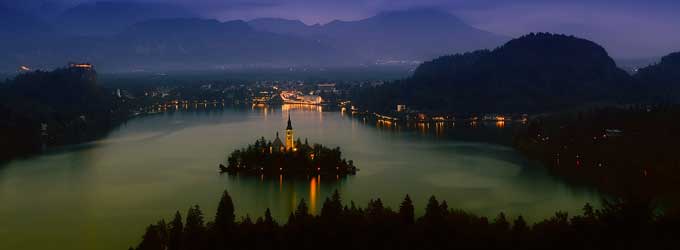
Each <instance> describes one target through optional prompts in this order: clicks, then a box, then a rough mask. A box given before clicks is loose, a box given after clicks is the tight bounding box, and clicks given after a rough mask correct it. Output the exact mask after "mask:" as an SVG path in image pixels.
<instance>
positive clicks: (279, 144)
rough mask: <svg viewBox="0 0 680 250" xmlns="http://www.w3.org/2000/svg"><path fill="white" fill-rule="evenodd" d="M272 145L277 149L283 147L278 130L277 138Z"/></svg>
mask: <svg viewBox="0 0 680 250" xmlns="http://www.w3.org/2000/svg"><path fill="white" fill-rule="evenodd" d="M272 147H274V148H277V149H278V148H280V147H283V142H281V139H279V132H276V138H275V139H274V142H272Z"/></svg>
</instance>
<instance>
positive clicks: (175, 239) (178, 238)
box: [168, 211, 184, 250]
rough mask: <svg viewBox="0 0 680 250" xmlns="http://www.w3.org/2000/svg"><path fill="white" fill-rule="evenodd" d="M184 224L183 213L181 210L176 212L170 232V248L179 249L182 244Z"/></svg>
mask: <svg viewBox="0 0 680 250" xmlns="http://www.w3.org/2000/svg"><path fill="white" fill-rule="evenodd" d="M183 231H184V225H183V224H182V215H180V213H179V211H177V212H175V218H174V219H173V220H172V221H171V222H170V228H169V233H168V250H179V249H180V247H181V245H182V233H183Z"/></svg>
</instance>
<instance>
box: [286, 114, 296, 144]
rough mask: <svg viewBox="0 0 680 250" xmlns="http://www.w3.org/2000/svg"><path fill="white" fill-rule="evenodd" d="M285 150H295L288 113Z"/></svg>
mask: <svg viewBox="0 0 680 250" xmlns="http://www.w3.org/2000/svg"><path fill="white" fill-rule="evenodd" d="M286 150H295V142H294V141H293V125H292V124H291V122H290V113H288V126H287V127H286Z"/></svg>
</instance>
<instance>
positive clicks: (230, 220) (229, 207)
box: [215, 190, 236, 232]
mask: <svg viewBox="0 0 680 250" xmlns="http://www.w3.org/2000/svg"><path fill="white" fill-rule="evenodd" d="M235 218H236V215H235V214H234V203H233V201H232V199H231V196H229V192H227V191H226V190H225V191H224V192H223V193H222V198H221V199H220V203H219V204H218V205H217V214H216V215H215V226H216V228H217V230H220V231H222V232H226V231H227V230H228V229H229V228H231V227H233V225H234V220H235Z"/></svg>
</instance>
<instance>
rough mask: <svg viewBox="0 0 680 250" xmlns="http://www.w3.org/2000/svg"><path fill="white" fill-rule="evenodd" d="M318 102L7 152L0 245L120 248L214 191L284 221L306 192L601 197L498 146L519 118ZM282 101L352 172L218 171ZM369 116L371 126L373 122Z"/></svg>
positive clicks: (493, 204) (474, 205) (536, 206)
mask: <svg viewBox="0 0 680 250" xmlns="http://www.w3.org/2000/svg"><path fill="white" fill-rule="evenodd" d="M322 111H323V110H322V108H319V107H317V106H312V107H310V106H304V105H300V106H299V105H288V106H283V108H281V107H276V108H271V107H266V108H265V107H246V108H230V107H227V108H224V109H210V108H201V109H198V110H192V111H181V109H180V110H179V111H176V110H175V109H174V108H170V109H169V110H168V111H166V112H165V113H160V114H157V115H154V116H147V117H141V118H138V119H134V120H132V121H130V122H128V123H126V124H124V125H122V126H121V127H120V128H118V129H116V130H115V131H113V132H112V133H111V134H110V135H109V136H108V137H107V138H104V139H102V140H99V141H96V142H92V143H88V144H85V145H79V146H73V147H66V148H62V149H59V150H54V151H53V152H51V153H48V154H45V155H41V156H37V157H32V158H28V159H21V160H16V161H13V162H10V163H8V164H6V165H5V166H3V167H2V168H0V221H1V222H2V223H0V239H2V240H0V249H126V248H127V247H128V246H130V245H132V244H136V243H137V242H138V241H139V239H140V237H141V235H142V232H143V230H144V228H145V227H146V226H147V225H148V224H150V223H153V222H155V221H157V220H158V219H160V218H166V219H170V216H171V215H172V214H173V213H174V212H175V211H176V210H177V209H179V210H181V211H182V212H183V213H184V212H185V211H186V209H187V208H188V207H189V206H191V205H193V204H198V205H200V206H201V208H202V209H203V210H204V213H205V214H206V219H207V220H211V219H212V215H213V214H214V212H215V209H216V205H217V201H218V199H219V197H220V193H221V192H222V190H224V189H227V190H229V192H230V193H231V195H232V197H233V199H234V201H235V205H236V209H237V214H238V216H246V215H250V216H251V217H257V216H261V215H263V214H264V211H265V210H266V209H267V208H271V211H272V214H273V216H274V217H275V218H276V219H277V220H278V221H279V222H285V220H286V219H287V218H288V215H289V214H290V213H291V212H293V211H295V208H296V206H297V203H298V202H299V201H300V199H305V200H306V202H307V203H308V206H309V207H310V209H311V210H312V212H313V213H318V212H319V209H320V208H321V206H322V204H323V201H324V200H325V199H326V198H327V197H328V196H330V195H331V194H332V192H333V191H334V190H336V189H337V190H339V191H340V193H341V194H342V196H343V200H344V201H345V202H346V203H349V201H350V200H353V201H355V202H356V203H357V204H358V205H361V206H365V205H366V203H367V202H368V200H369V199H372V198H378V197H379V198H381V199H382V200H383V202H384V203H385V204H386V205H387V206H390V207H392V208H394V209H396V208H398V204H399V202H400V201H401V200H402V199H403V197H404V195H406V194H409V195H410V196H411V197H412V198H413V200H414V202H415V204H416V209H417V212H418V213H422V211H423V209H424V206H425V204H426V201H427V198H428V197H429V196H430V195H436V196H437V197H438V198H439V199H445V200H447V201H448V203H449V204H450V207H454V208H461V209H465V210H468V211H471V212H474V213H477V214H481V215H485V216H495V214H497V213H498V212H501V211H504V212H506V213H508V214H510V215H518V214H520V213H521V214H522V215H524V216H525V218H528V219H529V220H532V219H533V220H535V219H540V218H545V217H548V216H550V215H552V214H553V213H554V212H555V211H557V210H560V211H567V212H570V213H571V214H574V213H576V212H579V211H580V208H581V207H582V206H583V204H584V203H585V202H591V203H595V204H597V203H598V202H597V201H598V200H599V197H598V195H597V194H596V193H594V192H591V191H589V190H587V189H582V188H578V187H572V186H569V185H566V184H565V183H563V182H561V181H559V180H556V179H554V178H552V177H550V176H548V175H546V174H545V173H544V172H543V171H541V168H534V167H531V163H529V162H527V161H526V160H525V159H524V158H523V157H521V156H519V155H518V154H517V153H516V152H515V151H514V150H513V149H512V148H510V147H508V146H506V145H508V144H509V142H510V135H511V132H512V127H513V126H515V125H514V123H510V122H508V123H504V124H503V126H498V125H499V124H494V123H493V122H492V123H491V124H486V123H485V122H478V123H477V122H475V123H476V124H474V125H470V126H467V125H463V124H454V123H432V124H429V123H418V124H406V125H401V124H396V123H391V124H385V123H384V122H383V123H382V124H380V123H379V122H377V121H375V120H370V119H366V120H365V119H362V118H352V117H351V114H343V113H342V112H322ZM288 112H290V114H291V117H292V119H293V127H294V129H295V133H296V136H298V137H300V138H301V139H302V140H304V139H305V138H308V139H309V141H310V143H314V142H318V143H322V144H324V145H327V146H330V147H335V146H339V147H341V148H342V151H343V156H344V157H346V158H348V159H352V160H354V161H355V163H356V165H357V167H359V168H360V169H361V170H360V171H359V173H358V174H357V175H356V176H350V177H344V178H337V179H336V180H333V178H332V177H323V178H322V177H319V176H308V177H300V178H292V177H288V176H281V175H280V176H229V175H220V174H218V172H217V165H218V164H219V163H221V162H224V161H226V155H227V154H228V153H229V152H231V151H233V150H234V149H237V148H240V147H242V146H244V145H247V144H248V143H252V142H253V141H254V140H255V139H257V138H259V137H261V136H264V137H265V138H267V139H270V140H271V139H273V137H274V135H275V133H276V131H279V132H282V131H283V130H284V128H285V122H286V120H287V115H288ZM374 123H377V125H375V124H374Z"/></svg>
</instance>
